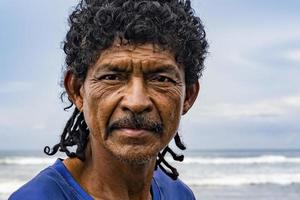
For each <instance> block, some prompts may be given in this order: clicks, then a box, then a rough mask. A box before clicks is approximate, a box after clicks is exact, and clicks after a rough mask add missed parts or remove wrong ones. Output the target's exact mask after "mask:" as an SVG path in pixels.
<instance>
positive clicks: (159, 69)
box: [101, 64, 179, 76]
mask: <svg viewBox="0 0 300 200" xmlns="http://www.w3.org/2000/svg"><path fill="white" fill-rule="evenodd" d="M101 69H102V70H109V71H113V72H119V73H128V72H130V70H128V68H127V67H126V66H123V65H115V64H103V65H101ZM176 69H178V66H176V65H172V64H166V65H157V66H155V67H153V68H147V69H146V70H145V72H144V73H146V74H155V73H172V74H175V75H176V76H179V73H178V70H176Z"/></svg>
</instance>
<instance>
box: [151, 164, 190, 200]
mask: <svg viewBox="0 0 300 200" xmlns="http://www.w3.org/2000/svg"><path fill="white" fill-rule="evenodd" d="M153 179H154V184H156V185H157V187H158V189H159V193H160V195H161V197H162V198H161V199H172V200H176V199H180V200H195V196H194V194H193V192H192V190H191V189H190V188H189V187H188V186H187V185H186V184H184V183H183V182H182V181H181V180H180V179H177V180H173V179H171V178H170V177H169V176H167V175H166V174H165V173H164V172H162V171H161V170H160V169H159V168H158V169H157V170H156V171H154V176H153Z"/></svg>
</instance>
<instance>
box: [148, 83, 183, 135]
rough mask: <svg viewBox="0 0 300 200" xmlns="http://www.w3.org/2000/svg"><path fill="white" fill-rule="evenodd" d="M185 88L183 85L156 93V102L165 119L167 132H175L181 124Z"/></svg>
mask: <svg viewBox="0 0 300 200" xmlns="http://www.w3.org/2000/svg"><path fill="white" fill-rule="evenodd" d="M183 93H184V89H183V88H182V87H174V88H169V89H167V90H163V91H162V90H161V91H160V92H159V93H158V92H156V94H155V96H154V97H155V98H153V99H154V101H155V104H156V107H157V108H158V111H159V114H160V116H161V118H162V120H163V123H164V126H165V128H166V130H165V131H166V132H168V133H169V134H174V133H175V131H176V130H177V128H178V126H179V121H180V117H181V113H182V108H183V100H184V95H183Z"/></svg>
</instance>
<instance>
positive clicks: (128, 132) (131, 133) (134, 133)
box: [115, 128, 153, 138]
mask: <svg viewBox="0 0 300 200" xmlns="http://www.w3.org/2000/svg"><path fill="white" fill-rule="evenodd" d="M115 131H116V133H117V134H121V135H123V136H125V137H129V138H139V137H147V136H150V135H153V132H151V131H149V130H146V129H134V128H120V129H116V130H115Z"/></svg>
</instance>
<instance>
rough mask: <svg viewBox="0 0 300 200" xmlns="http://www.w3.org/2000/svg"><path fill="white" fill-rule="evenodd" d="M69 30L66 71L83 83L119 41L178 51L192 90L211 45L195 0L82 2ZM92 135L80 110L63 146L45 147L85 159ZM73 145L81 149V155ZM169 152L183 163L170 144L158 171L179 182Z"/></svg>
mask: <svg viewBox="0 0 300 200" xmlns="http://www.w3.org/2000/svg"><path fill="white" fill-rule="evenodd" d="M69 26H70V29H69V31H68V33H67V35H66V39H65V41H64V45H63V50H64V52H65V54H66V59H65V62H66V68H65V69H64V72H66V71H69V72H71V73H72V74H73V75H74V76H75V77H76V78H77V79H78V80H80V81H81V82H82V83H83V82H84V80H85V77H86V74H87V71H88V69H89V67H90V66H92V65H93V64H94V63H95V62H96V60H97V58H98V57H99V55H100V54H101V52H102V51H104V50H105V49H107V48H109V47H110V46H111V45H112V44H113V42H114V41H115V40H116V39H117V38H120V39H121V40H122V39H124V40H126V41H128V42H129V43H130V44H136V45H139V44H146V43H152V44H155V45H158V46H159V47H161V48H162V49H167V50H170V51H171V52H173V53H174V56H175V59H176V62H177V63H178V64H180V65H181V66H184V72H185V82H186V85H187V86H190V85H192V84H194V83H196V81H197V80H198V78H199V77H201V75H202V70H203V68H204V60H205V57H206V53H207V48H208V44H207V41H206V38H205V37H206V34H205V30H204V27H203V25H202V22H201V20H200V18H199V17H197V16H195V14H194V11H193V9H192V7H191V1H190V0H80V2H79V4H78V5H77V6H76V7H75V10H74V11H73V12H72V13H71V15H70V17H69ZM64 74H66V73H64ZM63 94H65V92H64V93H63ZM72 105H73V104H72V103H71V105H70V106H69V107H68V108H67V109H69V108H71V107H72ZM88 135H89V130H88V127H87V125H86V123H85V121H84V116H83V113H81V112H80V111H79V110H78V109H77V108H75V110H74V112H73V114H72V116H71V117H70V119H69V120H68V122H67V124H66V126H65V128H64V130H63V133H62V135H61V138H60V142H59V143H58V144H56V145H54V146H53V148H52V150H51V148H50V147H49V146H46V147H45V148H44V152H45V153H46V154H47V155H54V154H55V153H56V152H58V151H61V152H65V153H66V154H67V156H69V157H78V158H79V159H81V160H84V159H85V158H84V151H85V148H86V146H87V142H88ZM174 139H175V144H176V146H177V147H178V148H179V149H181V150H184V149H185V146H184V145H183V143H182V142H181V140H180V137H179V135H178V133H176V135H175V137H174ZM71 147H72V149H73V148H74V147H76V151H72V150H71ZM167 153H169V154H170V155H171V156H172V157H173V159H174V160H177V161H182V160H183V155H177V154H176V153H175V152H174V151H173V150H171V149H170V147H168V146H167V147H166V148H165V149H163V150H162V151H161V152H160V153H159V154H158V157H157V162H156V168H157V167H158V166H159V167H160V168H161V169H162V170H163V171H164V172H165V173H166V174H167V175H169V176H170V177H171V178H173V179H176V178H177V177H178V172H177V170H176V169H175V168H174V167H172V166H171V165H170V164H169V163H168V162H167V161H166V160H165V158H164V157H165V155H166V154H167ZM166 168H168V169H169V170H167V169H166Z"/></svg>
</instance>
